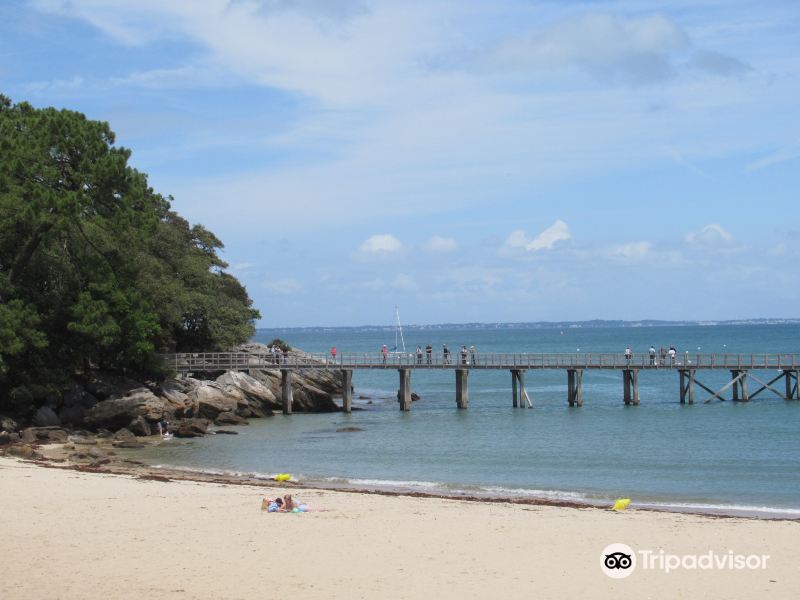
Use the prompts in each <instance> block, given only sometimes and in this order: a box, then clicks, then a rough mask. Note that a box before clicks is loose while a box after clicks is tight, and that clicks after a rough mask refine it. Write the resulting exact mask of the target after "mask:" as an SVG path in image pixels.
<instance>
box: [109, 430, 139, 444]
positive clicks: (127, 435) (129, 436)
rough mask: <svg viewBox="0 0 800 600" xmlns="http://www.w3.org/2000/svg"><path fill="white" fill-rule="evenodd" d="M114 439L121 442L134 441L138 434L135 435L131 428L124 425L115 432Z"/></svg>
mask: <svg viewBox="0 0 800 600" xmlns="http://www.w3.org/2000/svg"><path fill="white" fill-rule="evenodd" d="M114 439H115V440H117V441H120V442H132V441H133V440H135V439H136V436H135V435H133V432H132V431H131V430H130V429H125V428H124V427H123V428H122V429H120V430H119V431H117V433H115V434H114Z"/></svg>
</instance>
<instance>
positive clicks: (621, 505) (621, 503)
mask: <svg viewBox="0 0 800 600" xmlns="http://www.w3.org/2000/svg"><path fill="white" fill-rule="evenodd" d="M630 503H631V499H630V498H620V499H618V500H617V501H616V502H614V506H613V507H612V508H613V509H614V510H625V509H626V508H628V505H629V504H630Z"/></svg>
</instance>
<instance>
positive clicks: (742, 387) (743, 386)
mask: <svg viewBox="0 0 800 600" xmlns="http://www.w3.org/2000/svg"><path fill="white" fill-rule="evenodd" d="M731 379H732V380H733V392H732V393H733V401H734V402H739V401H740V400H741V401H742V402H747V401H749V400H750V397H749V396H748V395H747V371H740V370H738V369H732V370H731ZM740 391H741V398H740V397H739V392H740Z"/></svg>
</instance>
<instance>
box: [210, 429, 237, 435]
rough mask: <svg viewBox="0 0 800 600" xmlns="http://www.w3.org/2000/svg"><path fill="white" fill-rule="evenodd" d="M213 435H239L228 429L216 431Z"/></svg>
mask: <svg viewBox="0 0 800 600" xmlns="http://www.w3.org/2000/svg"><path fill="white" fill-rule="evenodd" d="M214 433H221V434H223V435H239V432H238V431H231V430H230V429H217V430H215V431H214Z"/></svg>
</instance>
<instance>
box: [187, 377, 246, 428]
mask: <svg viewBox="0 0 800 600" xmlns="http://www.w3.org/2000/svg"><path fill="white" fill-rule="evenodd" d="M190 395H193V396H194V399H195V401H196V402H197V413H198V414H199V415H200V416H201V417H206V418H208V419H215V418H216V417H217V415H219V414H220V413H224V412H235V411H236V409H237V407H238V406H239V400H244V396H243V395H242V394H241V392H239V391H238V389H237V388H235V387H233V386H225V388H224V389H223V386H222V385H221V384H218V383H216V382H205V383H204V385H201V386H199V387H198V388H196V389H194V390H192V392H191V394H190Z"/></svg>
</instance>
